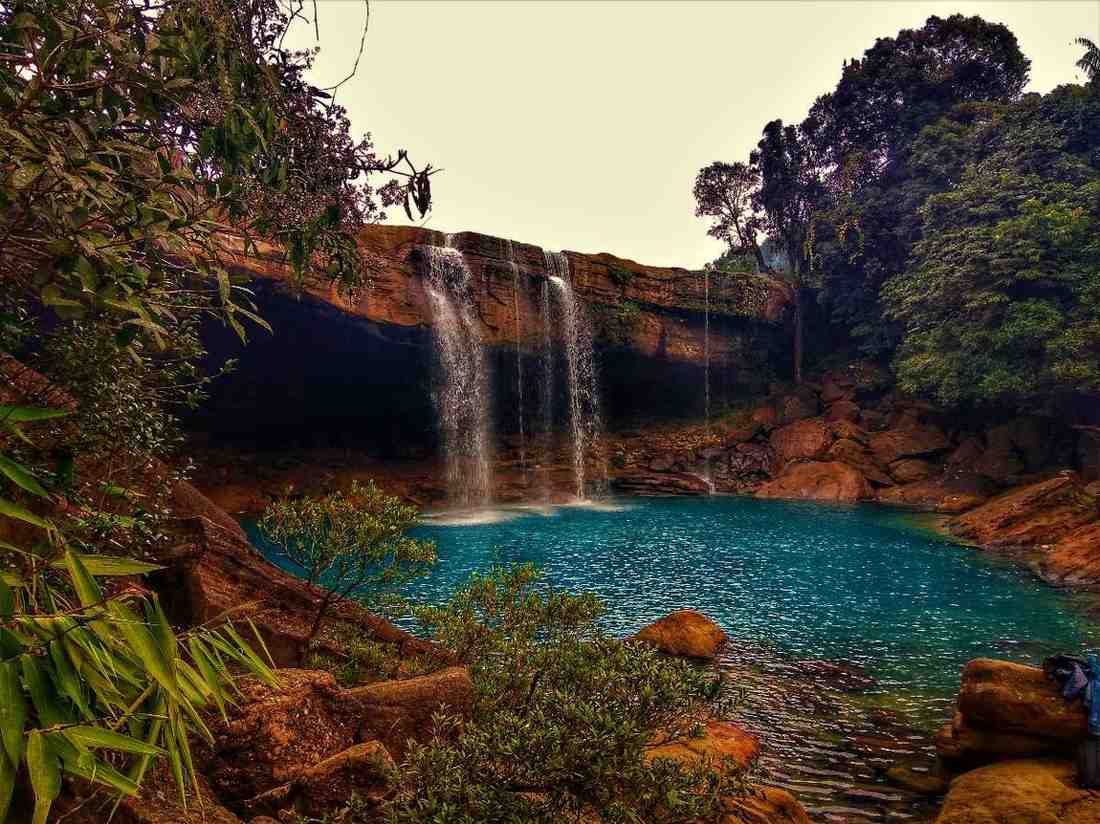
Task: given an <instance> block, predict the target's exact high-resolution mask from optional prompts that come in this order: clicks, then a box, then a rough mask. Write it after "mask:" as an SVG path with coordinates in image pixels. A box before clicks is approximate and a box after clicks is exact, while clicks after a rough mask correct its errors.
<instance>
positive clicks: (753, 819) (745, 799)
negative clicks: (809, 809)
mask: <svg viewBox="0 0 1100 824" xmlns="http://www.w3.org/2000/svg"><path fill="white" fill-rule="evenodd" d="M722 807H723V809H724V812H725V814H724V815H723V816H722V818H721V819H720V824H811V822H810V817H809V816H808V815H807V814H806V810H805V809H803V807H802V805H801V804H799V803H798V800H797V799H796V798H795V797H794V796H793V795H791V794H790V793H789V792H787V791H786V790H781V789H779V788H778V787H760V786H751V787H749V788H748V792H747V793H746V794H745V795H743V796H736V797H728V798H723V799H722Z"/></svg>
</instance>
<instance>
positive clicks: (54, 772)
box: [27, 730, 61, 824]
mask: <svg viewBox="0 0 1100 824" xmlns="http://www.w3.org/2000/svg"><path fill="white" fill-rule="evenodd" d="M27 772H29V773H30V777H31V787H32V788H33V789H34V824H46V819H47V817H48V816H49V814H50V806H51V805H52V804H53V802H54V799H55V798H57V796H58V795H59V794H60V793H61V770H60V768H59V766H58V763H57V755H56V754H54V752H53V751H52V750H51V749H50V746H49V744H48V743H47V741H46V737H45V736H44V735H43V734H42V733H41V732H40V731H38V730H31V734H30V736H29V738H28V741H27Z"/></svg>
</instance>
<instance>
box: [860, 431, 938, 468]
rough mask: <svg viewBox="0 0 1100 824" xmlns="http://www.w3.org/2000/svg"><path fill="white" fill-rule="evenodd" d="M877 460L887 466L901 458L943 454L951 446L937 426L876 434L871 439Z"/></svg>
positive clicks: (870, 443)
mask: <svg viewBox="0 0 1100 824" xmlns="http://www.w3.org/2000/svg"><path fill="white" fill-rule="evenodd" d="M868 443H869V446H870V447H871V451H872V452H873V453H874V455H875V459H876V460H877V461H878V462H879V463H880V464H881V465H882V466H887V465H888V464H892V463H893V462H894V461H897V460H900V459H901V458H920V457H923V456H927V455H934V454H936V453H937V452H943V451H944V450H946V449H949V448H950V446H951V443H950V441H948V440H947V436H946V435H944V434H943V431H942V430H940V429H939V427H936V426H918V427H914V428H911V429H891V430H888V431H886V432H876V433H875V434H873V435H872V436H871V437H870V439H869V442H868Z"/></svg>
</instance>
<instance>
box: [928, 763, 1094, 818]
mask: <svg viewBox="0 0 1100 824" xmlns="http://www.w3.org/2000/svg"><path fill="white" fill-rule="evenodd" d="M1075 773H1076V770H1075V768H1074V765H1073V763H1072V762H1071V761H1068V760H1058V759H1053V760H1051V759H1022V760H1015V761H1005V762H1002V763H999V764H992V765H990V766H988V767H982V768H980V769H977V770H972V771H971V772H968V773H965V774H963V775H961V776H960V777H958V778H956V779H955V780H954V781H952V782H951V788H950V790H949V791H948V793H947V798H946V799H945V801H944V805H943V810H942V811H941V812H940V815H939V818H937V819H936V824H1023V822H1028V823H1029V824H1095V822H1097V821H1100V793H1097V792H1090V791H1089V790H1082V789H1080V788H1079V787H1078V786H1077V784H1076V776H1075Z"/></svg>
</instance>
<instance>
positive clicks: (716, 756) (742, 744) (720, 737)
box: [646, 721, 760, 769]
mask: <svg viewBox="0 0 1100 824" xmlns="http://www.w3.org/2000/svg"><path fill="white" fill-rule="evenodd" d="M759 754H760V741H759V740H758V739H757V738H756V736H755V735H752V734H751V733H748V732H745V730H743V729H741V728H740V727H738V726H737V725H736V724H731V723H730V722H728V721H711V722H709V723H707V724H706V725H705V727H704V728H703V735H702V736H700V737H699V738H685V739H682V740H679V741H673V742H670V743H667V744H662V745H660V746H658V747H654V748H653V749H651V750H648V751H647V752H646V760H647V761H652V760H653V759H655V758H670V759H672V760H674V761H681V762H684V763H691V762H695V761H702V760H704V759H709V760H710V761H711V762H712V763H719V762H721V761H722V760H723V759H726V758H729V759H730V760H731V761H732V762H733V763H734V764H736V765H737V766H738V767H739V768H741V769H747V768H748V767H749V766H750V765H751V764H752V763H753V761H755V760H756V756H757V755H759Z"/></svg>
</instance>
